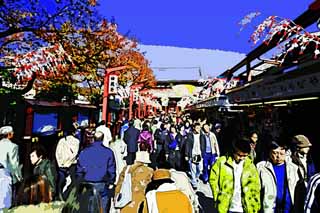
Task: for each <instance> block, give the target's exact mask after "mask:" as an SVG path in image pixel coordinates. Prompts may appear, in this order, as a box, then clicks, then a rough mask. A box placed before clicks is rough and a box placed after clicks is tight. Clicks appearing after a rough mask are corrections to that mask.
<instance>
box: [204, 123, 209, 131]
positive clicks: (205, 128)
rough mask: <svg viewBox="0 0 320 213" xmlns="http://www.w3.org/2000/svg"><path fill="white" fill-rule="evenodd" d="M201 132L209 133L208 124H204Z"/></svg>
mask: <svg viewBox="0 0 320 213" xmlns="http://www.w3.org/2000/svg"><path fill="white" fill-rule="evenodd" d="M203 131H204V132H205V133H209V132H210V126H209V124H207V123H205V124H204V125H203Z"/></svg>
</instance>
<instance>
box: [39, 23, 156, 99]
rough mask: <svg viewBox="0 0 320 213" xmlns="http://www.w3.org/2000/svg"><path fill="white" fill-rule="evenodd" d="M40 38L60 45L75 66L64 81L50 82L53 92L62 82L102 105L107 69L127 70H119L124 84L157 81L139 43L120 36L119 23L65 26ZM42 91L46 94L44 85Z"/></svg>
mask: <svg viewBox="0 0 320 213" xmlns="http://www.w3.org/2000/svg"><path fill="white" fill-rule="evenodd" d="M39 35H40V36H41V37H42V38H44V39H45V40H46V41H47V42H49V43H57V42H60V44H61V45H62V46H63V49H64V50H65V51H66V52H67V53H68V55H69V56H70V57H71V59H72V63H73V66H72V67H71V68H69V72H68V73H67V75H65V76H64V79H63V81H60V80H59V79H57V80H55V81H52V80H50V81H49V82H48V83H46V85H49V87H48V88H47V89H49V90H51V89H52V88H51V87H52V86H56V85H57V84H59V82H60V83H63V84H64V85H69V86H68V88H70V89H71V90H72V91H73V93H78V94H82V95H86V96H88V97H89V99H90V101H91V102H94V103H97V104H98V103H101V97H102V86H103V82H104V81H103V80H104V76H105V70H106V69H107V68H110V67H118V66H126V67H127V68H126V69H124V70H121V71H119V74H120V79H122V80H121V82H120V83H122V84H123V85H125V84H126V83H127V81H131V82H134V83H137V82H141V80H142V79H145V82H148V85H152V83H153V82H154V76H153V74H152V70H151V69H150V68H149V64H148V62H147V60H146V59H145V58H144V56H143V55H142V54H141V53H140V52H139V51H138V49H137V42H136V41H134V40H132V39H128V38H127V37H125V36H122V35H120V34H119V33H118V32H117V25H116V24H115V23H111V22H107V21H106V20H102V21H101V23H99V24H98V25H95V26H91V25H88V26H86V28H80V29H76V28H75V27H73V26H72V25H71V23H65V24H64V25H63V27H62V30H61V31H56V32H52V31H42V32H41V33H40V34H39ZM42 82H44V81H42ZM41 89H42V91H46V88H45V87H43V86H42V87H41Z"/></svg>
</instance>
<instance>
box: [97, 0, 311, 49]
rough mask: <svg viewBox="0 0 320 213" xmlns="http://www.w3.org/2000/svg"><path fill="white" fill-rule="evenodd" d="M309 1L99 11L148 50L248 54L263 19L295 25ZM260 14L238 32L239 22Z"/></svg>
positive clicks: (106, 5) (111, 3) (137, 5)
mask: <svg viewBox="0 0 320 213" xmlns="http://www.w3.org/2000/svg"><path fill="white" fill-rule="evenodd" d="M312 2H313V0H233V1H230V0H229V1H228V0H219V1H214V0H200V1H189V0H158V1H151V0H137V1H132V0H101V1H100V4H101V6H100V11H101V13H102V14H103V15H104V16H106V17H107V18H108V19H110V18H111V17H114V18H115V21H116V22H117V23H118V25H119V31H120V32H121V33H123V34H125V33H127V32H130V33H129V35H131V36H134V37H135V38H137V39H138V41H139V43H141V44H146V45H162V46H176V47H187V48H205V49H219V50H225V51H235V52H240V53H248V52H249V51H251V50H252V49H253V48H254V47H253V46H252V43H249V42H248V40H249V37H250V34H251V33H252V32H253V31H254V26H257V25H258V24H259V23H261V22H262V21H263V20H264V19H265V18H267V17H268V16H270V15H277V16H280V17H284V18H290V19H294V18H296V17H297V16H299V15H300V14H301V13H303V12H304V11H305V10H306V9H307V8H308V5H310V4H311V3H312ZM250 12H260V13H261V15H260V16H258V17H257V18H256V19H254V20H253V21H252V23H251V25H248V26H247V27H246V28H245V29H244V30H242V31H241V32H240V28H241V26H239V24H238V22H239V21H240V20H241V19H242V18H243V17H244V16H245V15H247V14H249V13H250Z"/></svg>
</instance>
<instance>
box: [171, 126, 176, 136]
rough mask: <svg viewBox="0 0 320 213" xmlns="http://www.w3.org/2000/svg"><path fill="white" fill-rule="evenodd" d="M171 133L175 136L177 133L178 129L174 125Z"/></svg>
mask: <svg viewBox="0 0 320 213" xmlns="http://www.w3.org/2000/svg"><path fill="white" fill-rule="evenodd" d="M170 132H171V133H173V134H175V133H177V128H176V127H175V126H174V125H172V126H171V127H170Z"/></svg>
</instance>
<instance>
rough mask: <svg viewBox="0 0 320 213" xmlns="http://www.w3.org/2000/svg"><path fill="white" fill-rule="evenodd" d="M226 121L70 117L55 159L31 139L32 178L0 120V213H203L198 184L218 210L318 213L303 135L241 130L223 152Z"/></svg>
mask: <svg viewBox="0 0 320 213" xmlns="http://www.w3.org/2000/svg"><path fill="white" fill-rule="evenodd" d="M224 125H226V124H223V123H221V122H218V121H207V119H192V118H191V117H190V116H189V115H188V114H185V115H181V116H179V117H177V116H174V115H167V114H165V113H161V114H160V115H158V116H153V117H149V118H148V119H142V120H140V119H138V118H136V119H132V120H130V121H128V120H126V119H123V124H122V127H121V129H120V132H119V134H118V135H112V134H111V132H110V129H109V128H108V127H107V126H106V123H105V122H104V121H101V122H100V123H99V124H98V125H97V127H95V126H90V131H87V132H85V133H84V134H78V133H79V125H77V124H76V123H74V125H73V127H72V128H71V129H68V130H66V131H65V135H64V136H63V137H61V138H60V139H59V140H58V141H57V146H56V147H55V150H54V152H55V157H54V159H49V158H48V153H47V151H48V150H46V148H45V147H44V146H42V144H41V143H35V144H34V145H33V146H32V148H31V149H30V152H29V153H27V154H28V155H29V159H30V163H31V165H32V174H31V175H24V174H22V166H23V165H22V164H21V162H20V160H19V146H18V145H17V144H15V143H13V142H12V138H13V137H14V130H13V128H12V127H11V126H4V127H1V128H0V137H1V140H0V150H1V152H0V189H1V190H0V212H29V211H30V212H46V211H49V212H190V213H191V212H203V209H202V207H201V205H200V202H199V199H198V195H197V192H198V191H199V190H201V189H200V188H199V184H200V182H202V183H203V184H204V185H208V187H210V188H211V190H212V197H213V201H212V207H213V208H215V209H216V210H217V211H218V212H222V213H223V212H228V213H230V212H237V213H240V212H250V213H251V212H276V213H278V212H279V213H280V212H288V213H289V212H319V210H320V207H319V204H320V185H319V183H320V178H319V177H320V173H318V171H317V168H316V167H315V165H314V162H313V161H312V158H311V155H310V149H311V148H312V143H311V142H310V141H309V139H308V138H307V137H306V136H304V135H295V136H293V137H292V139H291V142H290V144H287V143H284V142H283V141H281V140H280V139H279V138H277V137H268V138H267V140H263V143H264V144H262V140H260V139H259V137H260V135H261V134H260V133H259V132H258V131H252V132H245V133H239V134H238V135H235V136H234V139H233V140H232V142H231V141H229V142H228V149H221V147H225V146H226V144H227V142H226V141H225V140H223V138H222V137H221V133H222V132H223V127H224ZM229 138H230V137H229ZM262 147H263V148H262Z"/></svg>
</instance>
